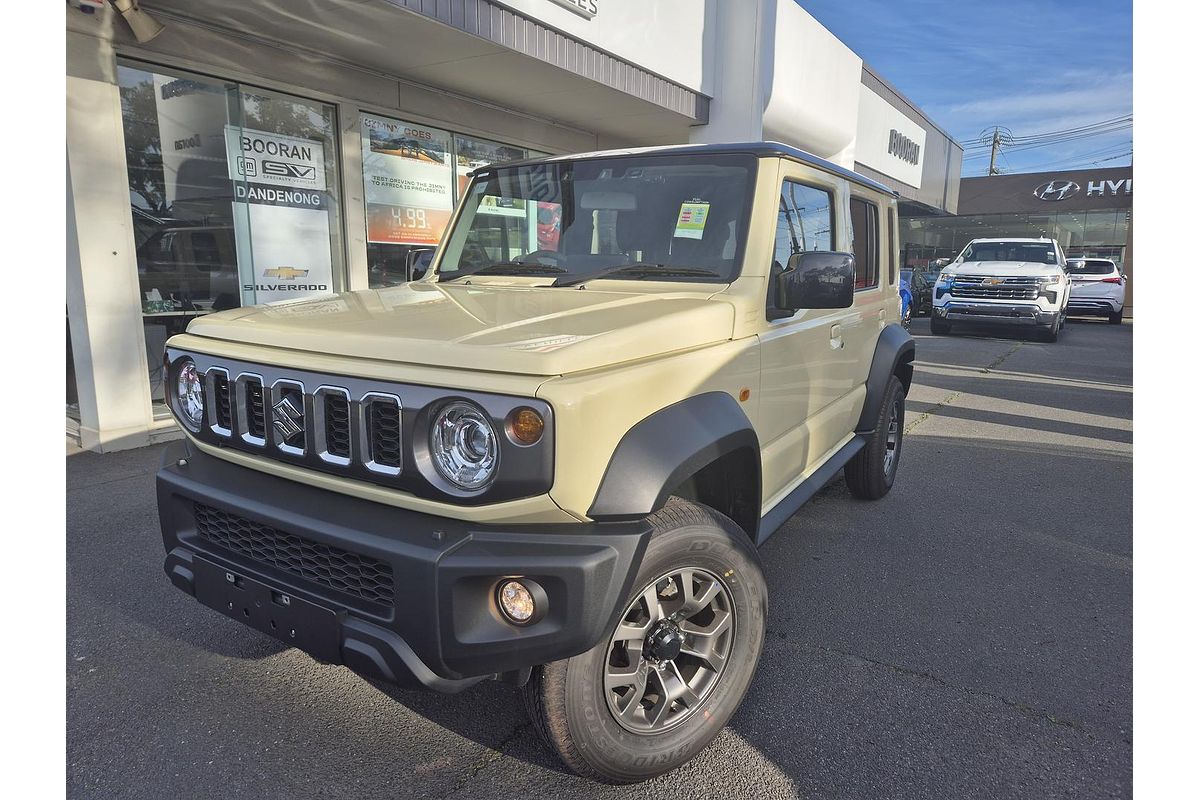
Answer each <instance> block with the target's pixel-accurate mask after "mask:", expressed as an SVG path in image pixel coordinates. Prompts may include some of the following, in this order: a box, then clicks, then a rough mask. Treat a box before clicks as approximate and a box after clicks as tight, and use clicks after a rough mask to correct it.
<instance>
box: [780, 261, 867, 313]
mask: <svg viewBox="0 0 1200 800" xmlns="http://www.w3.org/2000/svg"><path fill="white" fill-rule="evenodd" d="M853 304H854V256H852V255H851V254H849V253H796V254H795V255H793V256H792V257H791V258H789V259H788V264H787V269H785V270H784V271H783V272H781V273H779V274H778V275H776V276H775V306H776V308H779V309H783V310H786V311H799V310H800V309H803V308H849V307H850V306H852V305H853Z"/></svg>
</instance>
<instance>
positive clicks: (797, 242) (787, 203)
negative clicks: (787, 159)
mask: <svg viewBox="0 0 1200 800" xmlns="http://www.w3.org/2000/svg"><path fill="white" fill-rule="evenodd" d="M832 250H833V196H832V195H831V194H830V193H829V192H828V191H826V190H825V189H818V188H817V187H815V186H809V185H807V184H803V183H799V182H797V181H790V180H786V181H784V182H783V189H782V190H781V191H780V193H779V216H778V220H777V221H776V223H775V252H774V256H773V257H772V259H771V279H770V280H769V281H768V283H767V309H768V310H771V309H774V308H775V277H776V276H777V275H779V274H780V273H781V272H783V271H784V270H785V269H786V268H787V266H788V262H789V261H790V259H791V257H792V256H794V255H796V254H798V253H811V252H815V251H826V252H829V251H832Z"/></svg>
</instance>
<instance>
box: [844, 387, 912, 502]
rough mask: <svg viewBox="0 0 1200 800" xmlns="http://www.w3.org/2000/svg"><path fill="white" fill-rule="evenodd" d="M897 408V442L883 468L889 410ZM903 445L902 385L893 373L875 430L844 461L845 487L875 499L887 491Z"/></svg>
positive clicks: (890, 413)
mask: <svg viewBox="0 0 1200 800" xmlns="http://www.w3.org/2000/svg"><path fill="white" fill-rule="evenodd" d="M893 409H896V412H897V419H896V428H897V430H896V442H895V449H894V451H893V460H892V462H891V468H890V469H887V468H885V463H886V462H887V458H886V456H887V451H888V428H889V426H890V424H891V421H892V411H893ZM903 444H904V384H902V383H900V379H899V378H897V377H896V376H895V375H893V376H892V377H891V378H890V379H889V380H888V384H887V388H886V389H884V392H883V403H882V404H880V409H879V416H878V417H877V418H876V420H875V431H874V432H873V433H872V434H871V438H870V440H869V441H868V442H867V444H866V446H864V447H863V449H862V450H859V451H858V453H857V455H855V456H854V458H852V459H850V463H848V464H846V473H845V474H846V487H847V488H849V489H850V494H852V495H854V496H855V497H857V498H859V499H861V500H878V499H879V498H881V497H883V496H884V495H885V494H887V493H888V492H889V491H891V488H892V484H893V483H894V482H895V480H896V472H897V471H898V469H899V467H900V452H901V449H902V446H903Z"/></svg>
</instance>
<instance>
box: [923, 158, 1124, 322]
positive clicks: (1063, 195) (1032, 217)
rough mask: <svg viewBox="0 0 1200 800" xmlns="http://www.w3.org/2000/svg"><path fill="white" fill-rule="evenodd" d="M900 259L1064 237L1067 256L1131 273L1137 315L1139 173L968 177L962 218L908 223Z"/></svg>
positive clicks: (963, 191)
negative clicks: (977, 243)
mask: <svg viewBox="0 0 1200 800" xmlns="http://www.w3.org/2000/svg"><path fill="white" fill-rule="evenodd" d="M900 227H901V248H902V252H901V260H902V262H903V263H904V264H905V265H907V266H910V267H923V266H925V265H927V264H928V263H929V262H931V261H934V260H936V259H939V258H954V257H955V256H956V255H958V253H959V252H960V251H962V249H963V248H964V247H965V246H966V245H967V243H968V242H970V241H971V240H972V239H983V238H995V237H1004V236H1020V237H1038V236H1045V237H1047V238H1050V239H1057V240H1058V242H1059V244H1061V245H1062V248H1063V251H1064V252H1065V253H1066V255H1067V257H1068V258H1076V257H1083V256H1091V257H1094V258H1108V259H1112V260H1113V261H1114V262H1116V263H1117V265H1118V266H1120V267H1122V268H1123V269H1124V271H1125V275H1126V277H1127V278H1128V279H1129V280H1128V283H1127V284H1126V296H1125V315H1126V316H1127V317H1131V316H1133V167H1111V168H1097V169H1082V170H1068V171H1061V172H1035V173H1021V174H1013V175H989V176H987V177H982V178H963V179H962V183H961V185H960V188H959V195H958V214H957V216H952V217H950V216H925V217H920V216H909V217H908V218H906V219H902V220H901V223H900Z"/></svg>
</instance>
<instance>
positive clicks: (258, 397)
mask: <svg viewBox="0 0 1200 800" xmlns="http://www.w3.org/2000/svg"><path fill="white" fill-rule="evenodd" d="M233 396H234V406H235V408H236V411H237V413H236V415H235V416H236V420H235V425H236V427H237V431H238V435H239V436H240V437H241V439H242V441H243V442H245V443H246V444H251V445H254V446H255V447H263V446H265V445H266V443H267V417H266V403H265V402H263V382H262V376H260V375H255V374H254V373H251V372H243V373H242V374H241V375H238V376H237V380H236V381H234V382H233Z"/></svg>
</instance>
